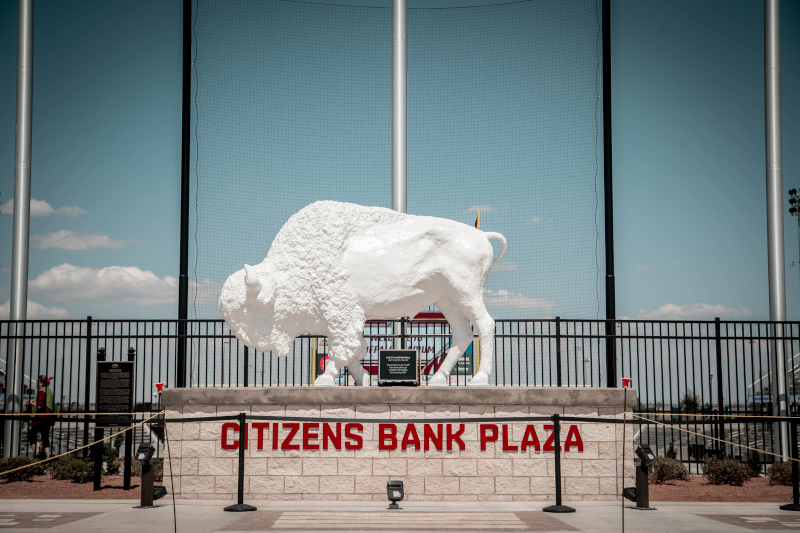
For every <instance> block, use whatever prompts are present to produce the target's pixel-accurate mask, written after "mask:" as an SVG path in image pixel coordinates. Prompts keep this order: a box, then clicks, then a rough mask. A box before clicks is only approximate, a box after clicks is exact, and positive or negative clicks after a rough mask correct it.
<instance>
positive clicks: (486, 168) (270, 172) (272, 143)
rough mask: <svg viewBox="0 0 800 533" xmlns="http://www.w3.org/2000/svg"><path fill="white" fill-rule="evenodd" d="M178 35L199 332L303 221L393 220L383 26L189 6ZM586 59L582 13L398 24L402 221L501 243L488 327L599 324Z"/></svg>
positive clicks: (314, 12) (240, 4)
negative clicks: (235, 282)
mask: <svg viewBox="0 0 800 533" xmlns="http://www.w3.org/2000/svg"><path fill="white" fill-rule="evenodd" d="M194 32H195V46H196V48H195V75H196V78H195V83H196V95H195V98H196V106H195V113H196V114H195V120H196V128H197V129H196V131H197V134H196V142H197V148H196V149H197V151H196V156H197V157H196V164H197V169H196V174H195V179H194V180H193V187H194V190H193V193H194V209H195V217H194V223H195V227H194V249H193V254H194V259H195V263H194V276H193V277H194V281H196V282H197V285H196V286H195V290H194V295H193V301H194V313H195V316H196V317H198V318H215V317H218V316H219V311H218V309H217V297H218V294H219V292H218V291H219V288H220V287H221V284H222V283H223V282H224V281H225V279H226V278H227V277H228V275H230V274H231V273H233V272H234V271H236V270H238V269H240V268H242V265H243V264H244V263H248V264H254V263H259V262H260V261H261V260H263V258H264V257H265V256H266V254H267V251H268V249H269V246H270V243H271V242H272V239H273V238H274V236H275V234H276V233H277V232H278V230H279V229H280V227H281V226H282V225H283V223H284V222H285V221H286V220H287V219H288V218H289V216H291V215H292V214H293V213H295V212H296V211H298V210H299V209H301V208H302V207H304V206H306V205H308V204H309V203H311V202H313V201H315V200H323V199H326V200H340V201H348V202H354V203H359V204H363V205H376V206H383V207H390V206H391V116H392V114H391V94H392V92H391V64H392V40H391V38H392V27H391V8H389V7H387V8H369V7H355V6H341V5H330V4H320V3H305V2H293V1H285V0H249V1H245V0H198V1H197V5H196V12H195V24H194ZM599 57H600V27H599V5H598V4H597V3H596V1H595V0H572V1H567V0H558V1H556V0H531V1H523V2H514V3H506V4H498V5H489V6H480V7H468V8H448V9H409V11H408V212H409V213H411V214H417V215H433V216H440V217H445V218H449V219H453V220H458V221H461V222H464V223H466V224H469V225H472V224H473V223H474V222H475V217H476V211H477V210H478V209H480V210H481V221H482V225H481V227H482V229H484V230H487V231H497V232H500V233H502V234H503V235H505V237H506V238H507V239H508V254H507V255H506V257H505V258H504V259H503V260H502V261H501V262H500V263H498V264H497V265H495V268H494V269H493V271H492V273H491V274H490V275H489V279H488V281H487V284H486V288H487V292H486V294H485V295H484V296H485V300H486V303H487V307H488V308H489V311H490V313H491V314H492V315H493V316H495V317H496V318H504V317H505V318H512V317H513V318H521V317H526V318H528V317H531V318H533V317H548V316H556V315H561V316H570V317H586V318H591V317H597V316H598V315H599V312H600V307H599V270H598V223H597V210H598V193H597V187H596V184H597V179H598V176H599V175H600V174H601V173H600V172H599V168H598V164H599V161H600V159H599V157H598V154H599V151H600V150H602V146H600V143H601V140H599V138H598V135H599V133H598V130H599V129H600V127H599V124H600V122H601V117H600V114H599V113H600V111H601V109H600V108H601V106H599V105H598V104H599V86H600V80H599V75H600V72H599V68H598V67H599ZM495 244H496V243H495ZM309 260H310V261H313V260H314V258H313V257H310V258H309Z"/></svg>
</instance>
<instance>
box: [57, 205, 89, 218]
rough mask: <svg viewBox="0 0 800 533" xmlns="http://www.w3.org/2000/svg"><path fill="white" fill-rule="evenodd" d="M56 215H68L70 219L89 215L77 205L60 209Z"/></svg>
mask: <svg viewBox="0 0 800 533" xmlns="http://www.w3.org/2000/svg"><path fill="white" fill-rule="evenodd" d="M56 213H59V214H61V215H67V216H68V217H72V218H77V217H79V216H81V215H86V214H88V213H89V211H87V210H86V209H83V208H81V207H78V206H77V205H65V206H64V207H59V208H58V209H57V210H56Z"/></svg>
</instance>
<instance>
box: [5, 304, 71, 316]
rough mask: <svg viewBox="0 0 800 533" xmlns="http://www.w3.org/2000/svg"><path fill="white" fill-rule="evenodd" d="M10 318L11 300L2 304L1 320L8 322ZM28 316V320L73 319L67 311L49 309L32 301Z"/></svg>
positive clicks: (56, 308) (58, 308) (29, 305)
mask: <svg viewBox="0 0 800 533" xmlns="http://www.w3.org/2000/svg"><path fill="white" fill-rule="evenodd" d="M9 316H11V299H8V300H6V301H5V302H4V303H3V304H0V320H8V317H9ZM26 316H27V317H28V320H50V319H52V320H64V319H67V318H72V316H70V314H69V312H68V311H67V310H66V309H61V308H60V307H47V306H44V305H42V304H40V303H36V302H32V301H31V300H28V311H27V314H26Z"/></svg>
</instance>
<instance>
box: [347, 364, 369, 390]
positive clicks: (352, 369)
mask: <svg viewBox="0 0 800 533" xmlns="http://www.w3.org/2000/svg"><path fill="white" fill-rule="evenodd" d="M347 371H348V372H349V373H350V375H351V376H353V379H354V380H355V382H356V386H357V387H369V385H370V383H371V380H370V376H369V372H367V369H366V368H364V366H363V365H362V364H361V363H360V362H358V361H351V362H350V363H348V365H347Z"/></svg>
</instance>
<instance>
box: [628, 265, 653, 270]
mask: <svg viewBox="0 0 800 533" xmlns="http://www.w3.org/2000/svg"><path fill="white" fill-rule="evenodd" d="M633 268H635V269H636V270H653V267H651V266H647V265H636V266H635V267H633Z"/></svg>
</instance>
